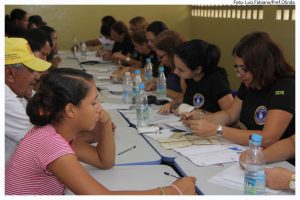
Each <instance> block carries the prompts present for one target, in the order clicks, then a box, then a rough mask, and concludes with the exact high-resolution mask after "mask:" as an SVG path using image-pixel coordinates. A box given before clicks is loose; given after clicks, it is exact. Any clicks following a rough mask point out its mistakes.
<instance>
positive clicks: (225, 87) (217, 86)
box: [159, 39, 233, 114]
mask: <svg viewBox="0 0 300 200" xmlns="http://www.w3.org/2000/svg"><path fill="white" fill-rule="evenodd" d="M219 60H220V50H219V48H218V47H217V46H215V45H213V44H209V43H207V42H205V41H203V40H198V39H195V40H191V41H188V42H184V43H183V44H181V45H179V46H178V47H177V48H176V50H175V55H174V59H173V61H174V65H175V70H174V73H175V74H176V75H177V76H179V77H180V78H181V79H183V80H184V81H185V84H186V88H182V90H183V94H184V95H183V98H177V99H175V100H174V101H172V102H171V103H168V104H166V105H165V106H164V107H163V108H161V110H160V111H159V112H160V113H161V114H168V113H169V112H174V113H176V114H177V113H178V111H179V114H180V112H181V111H180V110H177V108H178V106H179V105H180V104H181V103H185V104H188V105H190V106H192V107H194V108H196V109H198V111H199V110H200V109H201V110H204V111H209V112H216V111H219V110H224V109H226V108H228V107H229V106H230V104H231V103H232V101H233V97H232V95H231V89H230V85H229V82H228V79H227V73H226V71H225V69H223V68H220V67H218V63H219ZM183 110H184V109H183Z"/></svg>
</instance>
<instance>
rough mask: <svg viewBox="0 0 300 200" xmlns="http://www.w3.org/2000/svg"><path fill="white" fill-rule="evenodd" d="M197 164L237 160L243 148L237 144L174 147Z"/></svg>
mask: <svg viewBox="0 0 300 200" xmlns="http://www.w3.org/2000/svg"><path fill="white" fill-rule="evenodd" d="M174 150H175V151H176V152H178V153H180V154H181V155H183V156H185V157H187V158H188V159H189V160H191V161H192V162H193V163H194V164H195V165H197V166H207V165H214V164H220V163H230V162H237V161H238V160H239V153H240V152H242V151H244V148H243V147H242V146H240V145H237V144H227V143H224V144H222V145H221V144H218V145H198V146H196V145H193V146H189V147H184V148H176V149H174Z"/></svg>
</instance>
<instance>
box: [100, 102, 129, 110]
mask: <svg viewBox="0 0 300 200" xmlns="http://www.w3.org/2000/svg"><path fill="white" fill-rule="evenodd" d="M101 106H102V107H103V108H104V109H106V110H109V109H121V110H129V109H130V106H132V105H131V104H116V103H101Z"/></svg>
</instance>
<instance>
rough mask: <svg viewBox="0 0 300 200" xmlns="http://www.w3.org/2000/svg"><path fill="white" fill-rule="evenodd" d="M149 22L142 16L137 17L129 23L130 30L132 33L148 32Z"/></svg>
mask: <svg viewBox="0 0 300 200" xmlns="http://www.w3.org/2000/svg"><path fill="white" fill-rule="evenodd" d="M147 26H148V22H147V21H146V19H145V18H144V17H142V16H137V17H134V18H132V19H131V20H130V21H129V29H130V31H131V32H135V31H139V30H146V28H147Z"/></svg>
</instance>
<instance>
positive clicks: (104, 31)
mask: <svg viewBox="0 0 300 200" xmlns="http://www.w3.org/2000/svg"><path fill="white" fill-rule="evenodd" d="M115 22H116V20H115V18H114V17H113V16H110V15H107V16H104V17H103V18H102V19H101V26H100V34H101V36H99V38H96V39H90V40H86V41H82V42H80V44H77V45H76V49H77V50H79V49H80V46H81V45H82V43H85V46H86V47H97V46H101V49H99V50H98V52H97V55H99V56H100V54H103V53H104V52H106V51H108V52H110V51H111V50H112V48H113V45H114V41H113V40H112V39H111V37H110V31H111V25H112V24H113V23H115ZM73 45H74V44H73ZM71 50H72V51H73V50H74V47H72V48H71Z"/></svg>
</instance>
